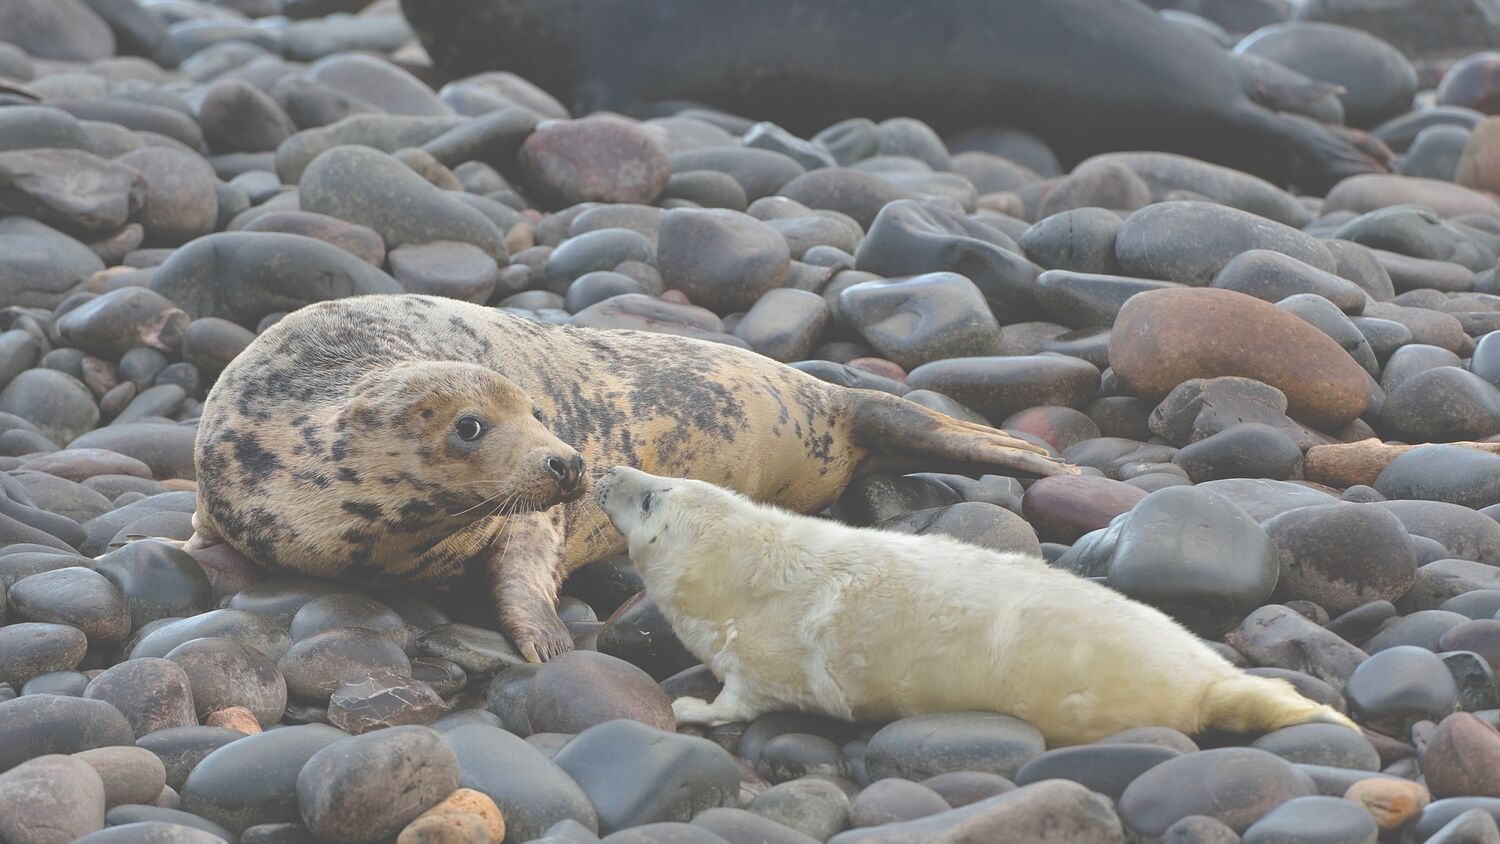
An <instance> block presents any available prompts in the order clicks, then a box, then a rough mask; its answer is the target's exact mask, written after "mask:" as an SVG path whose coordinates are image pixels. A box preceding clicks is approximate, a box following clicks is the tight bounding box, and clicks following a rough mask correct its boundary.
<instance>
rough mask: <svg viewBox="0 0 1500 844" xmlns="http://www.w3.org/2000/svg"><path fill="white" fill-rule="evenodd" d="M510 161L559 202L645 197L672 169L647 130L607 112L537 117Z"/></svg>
mask: <svg viewBox="0 0 1500 844" xmlns="http://www.w3.org/2000/svg"><path fill="white" fill-rule="evenodd" d="M516 164H517V166H518V167H519V168H520V170H521V173H522V175H523V177H524V179H525V181H526V182H527V184H528V185H529V186H530V187H531V188H532V189H533V190H534V191H536V192H537V193H538V194H539V195H540V196H543V197H545V198H547V199H549V200H551V201H552V202H554V203H555V204H557V205H558V206H559V207H566V206H569V205H576V204H578V203H580V202H615V203H649V202H650V201H651V200H653V199H655V198H656V196H657V194H660V193H661V192H662V189H663V188H665V187H666V186H667V178H668V177H669V176H670V175H671V172H672V167H671V164H670V162H669V161H668V160H667V154H666V152H665V151H664V150H663V149H662V146H661V144H660V143H658V142H657V141H656V139H655V138H653V137H652V136H651V134H650V133H648V132H647V131H646V130H645V129H643V128H641V126H640V125H639V124H637V123H634V122H632V121H629V120H625V119H623V118H619V117H613V116H609V115H598V116H594V117H585V118H582V119H580V120H549V121H547V122H545V123H542V124H541V125H539V126H537V128H536V131H534V132H532V133H531V134H530V135H528V136H527V138H526V141H525V143H523V144H522V145H521V151H520V153H519V154H517V156H516Z"/></svg>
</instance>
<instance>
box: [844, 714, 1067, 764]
mask: <svg viewBox="0 0 1500 844" xmlns="http://www.w3.org/2000/svg"><path fill="white" fill-rule="evenodd" d="M1042 750H1043V744H1042V739H1041V734H1040V733H1038V732H1037V731H1036V729H1035V728H1034V727H1032V726H1031V725H1030V724H1027V723H1026V722H1024V721H1021V720H1019V719H1016V718H1011V717H1009V716H1007V715H999V714H995V713H987V712H944V713H934V714H930V715H914V716H911V717H908V718H902V719H900V720H898V721H894V722H892V723H890V724H888V725H886V726H885V727H882V728H881V729H880V730H879V731H878V732H876V733H875V735H873V736H871V738H870V742H869V746H868V748H867V750H866V753H865V766H866V768H867V769H868V771H869V775H870V777H871V779H875V780H879V779H885V778H886V777H900V778H901V779H924V778H927V777H931V776H935V775H937V774H944V773H948V772H950V771H985V772H988V773H993V774H998V775H1000V776H1003V777H1013V776H1014V775H1015V773H1016V771H1018V770H1019V769H1020V767H1021V766H1022V765H1023V764H1025V763H1026V762H1027V761H1028V760H1030V759H1031V758H1032V757H1034V756H1037V755H1038V754H1040V753H1041V752H1042Z"/></svg>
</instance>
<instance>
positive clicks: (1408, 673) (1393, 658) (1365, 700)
mask: <svg viewBox="0 0 1500 844" xmlns="http://www.w3.org/2000/svg"><path fill="white" fill-rule="evenodd" d="M1344 697H1345V698H1346V699H1347V700H1348V701H1349V711H1350V712H1351V713H1353V715H1354V717H1356V718H1358V719H1359V720H1360V722H1361V723H1363V724H1366V725H1368V726H1369V727H1370V728H1371V729H1373V730H1377V731H1379V732H1382V733H1385V734H1387V735H1394V736H1403V735H1406V734H1407V733H1408V732H1409V730H1410V727H1411V725H1412V724H1413V723H1415V722H1417V721H1424V720H1427V721H1438V720H1441V719H1442V718H1443V717H1444V716H1446V715H1448V714H1449V713H1450V712H1452V711H1454V710H1455V709H1457V708H1458V686H1457V684H1456V683H1455V682H1454V680H1453V675H1452V674H1451V673H1449V671H1448V668H1447V666H1445V665H1444V664H1443V661H1442V660H1441V659H1439V658H1438V656H1437V655H1436V654H1434V653H1433V652H1432V651H1429V650H1427V649H1425V648H1418V647H1413V646H1409V645H1406V646H1397V647H1393V648H1387V649H1386V650H1383V651H1381V652H1379V653H1374V654H1371V655H1370V658H1369V659H1366V660H1365V661H1364V662H1362V663H1361V664H1360V665H1359V667H1357V668H1356V669H1354V673H1353V674H1351V675H1350V677H1349V683H1348V685H1347V686H1346V687H1345V688H1344Z"/></svg>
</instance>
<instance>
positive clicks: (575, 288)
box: [563, 270, 822, 313]
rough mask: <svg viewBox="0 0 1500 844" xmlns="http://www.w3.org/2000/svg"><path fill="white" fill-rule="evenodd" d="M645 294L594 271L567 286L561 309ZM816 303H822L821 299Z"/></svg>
mask: <svg viewBox="0 0 1500 844" xmlns="http://www.w3.org/2000/svg"><path fill="white" fill-rule="evenodd" d="M645 292H646V288H644V287H642V286H641V283H640V282H639V281H636V280H635V279H633V278H631V277H630V276H628V275H625V274H624V273H617V272H611V271H609V270H595V271H594V272H590V273H584V274H583V275H581V276H579V277H578V278H576V279H574V280H573V282H572V283H571V284H569V285H568V292H567V295H566V296H565V297H564V298H563V308H564V309H565V310H567V311H568V312H569V313H578V312H579V311H581V310H584V309H585V308H587V307H589V306H590V305H596V304H598V303H600V302H603V301H604V300H606V299H609V298H611V297H614V296H621V295H624V294H628V293H645ZM772 292H775V291H772ZM796 292H800V291H796ZM809 295H810V294H809ZM818 301H819V303H820V304H821V303H822V300H821V299H819V300H818Z"/></svg>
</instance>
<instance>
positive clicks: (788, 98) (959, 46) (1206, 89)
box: [402, 0, 1389, 192]
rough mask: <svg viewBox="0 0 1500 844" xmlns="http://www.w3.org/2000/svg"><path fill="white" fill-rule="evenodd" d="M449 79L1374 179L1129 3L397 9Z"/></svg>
mask: <svg viewBox="0 0 1500 844" xmlns="http://www.w3.org/2000/svg"><path fill="white" fill-rule="evenodd" d="M402 5H403V8H404V10H405V12H406V16H407V19H408V20H409V21H411V23H412V26H413V27H414V28H415V30H416V31H417V33H418V35H419V36H420V37H421V39H422V43H423V44H424V45H425V46H426V48H427V51H428V53H429V54H430V55H431V56H432V58H433V60H434V61H435V62H436V63H437V64H438V65H439V66H440V67H441V68H442V69H444V70H446V71H448V72H449V73H452V74H455V75H464V74H471V73H477V72H480V71H485V70H508V71H513V72H515V73H517V74H519V75H520V76H522V77H524V78H526V79H527V80H529V81H531V82H533V83H535V84H537V85H539V86H541V87H542V88H543V89H545V90H546V91H548V92H549V93H551V94H552V95H553V96H556V97H558V98H559V99H560V100H562V101H563V102H564V103H566V104H568V105H569V106H570V107H572V109H573V110H574V112H575V113H578V114H583V113H586V112H588V111H593V110H597V109H612V110H616V111H631V110H633V109H635V108H636V107H637V106H639V105H640V104H642V103H649V102H656V101H684V102H697V103H702V104H707V105H710V106H714V107H718V108H721V109H725V110H727V111H730V112H733V113H735V114H738V115H742V116H744V117H748V118H753V119H757V120H771V121H774V122H776V123H779V124H781V125H782V126H784V127H785V128H787V129H789V130H791V131H794V132H799V133H802V134H804V135H805V134H809V133H812V132H815V131H817V130H819V129H822V128H824V127H826V126H828V125H829V124H831V123H833V122H835V121H837V120H840V119H843V118H848V117H868V118H873V119H880V118H884V117H897V116H909V117H916V118H920V119H922V120H924V121H926V122H928V123H929V124H931V125H932V126H934V127H935V128H937V129H938V130H940V131H954V130H961V129H967V128H977V127H985V126H1009V127H1012V128H1018V129H1026V130H1029V131H1032V132H1035V133H1037V134H1038V135H1040V136H1041V137H1042V138H1043V139H1044V140H1046V141H1047V143H1048V144H1049V145H1050V146H1051V147H1052V149H1053V151H1054V152H1056V153H1057V155H1058V156H1059V157H1060V158H1061V159H1063V161H1064V163H1067V164H1072V163H1076V162H1078V161H1081V160H1082V159H1084V158H1087V157H1088V156H1090V155H1094V154H1097V153H1103V152H1112V151H1119V150H1160V151H1166V152H1177V153H1182V154H1185V155H1191V156H1194V157H1197V158H1201V159H1204V160H1207V161H1213V162H1216V163H1219V164H1224V165H1228V166H1230V167H1234V168H1237V169H1240V170H1245V171H1247V172H1251V173H1255V174H1257V175H1260V176H1263V177H1266V178H1269V179H1271V180H1273V181H1277V182H1282V183H1295V184H1296V185H1297V186H1298V187H1300V188H1301V189H1303V190H1309V191H1320V192H1321V191H1324V190H1326V189H1327V188H1328V187H1329V186H1331V185H1332V184H1333V183H1334V182H1337V181H1338V180H1339V179H1342V178H1344V177H1346V176H1352V175H1355V174H1359V173H1368V172H1377V171H1382V170H1385V169H1387V163H1388V160H1389V152H1388V151H1387V150H1385V149H1384V147H1383V146H1382V145H1381V144H1379V143H1378V142H1376V141H1373V140H1371V139H1369V138H1368V137H1367V136H1365V135H1363V134H1362V133H1359V132H1356V131H1354V130H1349V129H1345V128H1344V127H1341V126H1336V125H1330V124H1321V123H1317V122H1314V121H1312V120H1309V119H1307V118H1305V117H1299V116H1295V115H1292V114H1287V113H1280V112H1289V111H1296V110H1298V109H1299V108H1302V107H1305V106H1306V105H1307V102H1308V101H1309V100H1316V99H1319V98H1321V97H1323V96H1325V95H1326V94H1327V93H1328V89H1327V87H1326V86H1312V87H1302V86H1297V85H1288V84H1286V83H1285V81H1284V80H1283V79H1279V78H1278V79H1269V78H1265V77H1264V76H1263V75H1262V74H1261V73H1258V72H1257V70H1256V69H1255V67H1254V66H1252V65H1249V64H1246V63H1242V62H1236V61H1235V60H1234V58H1233V57H1232V56H1231V55H1230V54H1228V53H1227V52H1225V51H1224V50H1223V49H1222V48H1220V47H1219V46H1217V45H1216V44H1214V43H1213V42H1212V41H1211V40H1209V39H1207V38H1198V37H1192V35H1191V34H1190V33H1184V32H1183V30H1182V29H1181V28H1180V27H1177V26H1174V25H1173V24H1171V23H1170V22H1168V21H1166V20H1164V19H1162V18H1161V17H1160V16H1159V15H1157V14H1156V13H1155V12H1153V11H1152V10H1151V9H1149V8H1147V7H1146V6H1144V5H1142V4H1140V3H1139V2H1136V0H1045V2H1042V1H1041V0H984V2H975V1H974V0H922V1H921V2H912V0H592V2H588V3H560V2H557V0H404V2H403V4H402Z"/></svg>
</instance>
